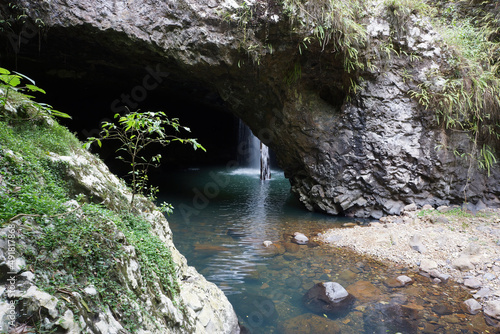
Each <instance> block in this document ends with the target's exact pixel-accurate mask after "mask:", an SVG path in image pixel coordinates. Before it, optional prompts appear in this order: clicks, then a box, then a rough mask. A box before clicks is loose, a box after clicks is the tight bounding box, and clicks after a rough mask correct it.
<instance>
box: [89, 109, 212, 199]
mask: <svg viewBox="0 0 500 334" xmlns="http://www.w3.org/2000/svg"><path fill="white" fill-rule="evenodd" d="M115 119H117V124H115V123H111V122H104V123H103V124H102V126H101V127H102V131H101V133H100V135H101V137H100V138H96V137H89V138H88V141H87V143H85V144H84V147H85V148H88V147H90V145H91V144H92V143H93V142H97V144H98V145H99V146H101V145H102V144H101V141H102V140H118V141H119V142H120V144H121V146H120V148H119V149H118V150H117V152H124V153H126V155H127V157H126V158H124V157H122V156H118V157H117V158H118V159H120V160H122V161H123V162H125V163H126V164H127V165H129V166H130V168H131V171H130V172H129V175H130V176H131V178H132V181H131V183H130V185H131V187H132V199H131V201H130V205H131V206H133V203H134V197H135V195H136V194H139V193H142V194H145V192H147V182H148V170H149V168H150V167H159V166H160V161H161V158H162V156H161V154H159V153H158V154H156V155H153V156H149V157H148V156H146V155H145V149H146V148H148V147H149V146H150V145H151V144H160V145H161V146H167V145H169V144H170V143H172V142H179V143H181V144H191V145H192V147H193V149H195V150H196V149H198V148H199V149H202V150H203V151H206V150H205V148H204V147H203V146H201V145H200V144H199V143H198V142H197V140H196V139H195V138H180V137H178V136H177V133H179V132H180V130H184V131H187V132H190V131H191V130H190V129H189V128H188V127H185V126H181V125H180V124H179V119H178V118H171V119H169V118H168V117H167V115H166V114H165V113H164V112H162V111H158V112H152V111H148V112H138V111H136V112H130V113H128V114H126V115H124V116H121V115H120V114H116V115H115ZM168 130H173V134H169V133H167V131H168ZM153 192H154V190H153ZM150 194H151V192H150ZM151 195H153V196H154V194H151Z"/></svg>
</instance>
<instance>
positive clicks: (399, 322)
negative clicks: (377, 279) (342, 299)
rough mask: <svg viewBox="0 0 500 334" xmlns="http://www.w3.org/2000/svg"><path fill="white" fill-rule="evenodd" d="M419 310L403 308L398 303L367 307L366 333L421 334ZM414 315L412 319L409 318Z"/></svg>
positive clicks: (364, 318) (377, 304)
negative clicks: (418, 319) (417, 319)
mask: <svg viewBox="0 0 500 334" xmlns="http://www.w3.org/2000/svg"><path fill="white" fill-rule="evenodd" d="M419 312H420V310H419V309H415V308H412V307H411V306H410V307H406V309H404V308H403V306H402V305H400V304H398V303H390V304H386V303H373V304H371V305H369V306H368V307H367V309H366V310H365V312H364V314H363V322H364V324H365V325H364V329H365V333H405V334H416V333H419V329H418V321H416V320H415V318H420V317H419ZM410 314H413V316H412V317H409V315H410Z"/></svg>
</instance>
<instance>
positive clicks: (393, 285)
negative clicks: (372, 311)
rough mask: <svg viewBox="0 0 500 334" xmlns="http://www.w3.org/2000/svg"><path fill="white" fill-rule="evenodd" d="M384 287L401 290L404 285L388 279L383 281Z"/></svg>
mask: <svg viewBox="0 0 500 334" xmlns="http://www.w3.org/2000/svg"><path fill="white" fill-rule="evenodd" d="M384 285H385V286H386V287H388V288H402V287H403V286H404V284H403V283H402V282H401V281H399V280H397V279H396V278H394V277H389V278H388V279H386V280H384Z"/></svg>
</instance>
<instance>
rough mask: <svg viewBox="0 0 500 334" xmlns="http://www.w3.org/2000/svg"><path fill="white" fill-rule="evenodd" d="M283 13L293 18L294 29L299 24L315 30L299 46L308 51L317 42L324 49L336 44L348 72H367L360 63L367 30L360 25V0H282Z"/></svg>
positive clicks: (334, 47)
mask: <svg viewBox="0 0 500 334" xmlns="http://www.w3.org/2000/svg"><path fill="white" fill-rule="evenodd" d="M281 4H282V6H283V11H284V12H285V14H287V15H288V17H289V18H290V22H291V25H292V26H293V25H294V23H295V22H296V21H298V23H299V24H300V26H301V27H304V28H305V29H306V30H309V31H312V34H311V35H309V36H306V37H305V38H304V40H303V41H302V43H300V44H299V46H298V47H299V51H300V52H301V53H302V47H305V48H307V45H308V44H310V43H311V42H312V41H313V40H316V41H317V43H318V44H319V46H320V47H321V49H322V50H324V49H325V48H326V46H327V45H332V46H333V50H334V51H336V52H339V53H341V54H342V55H343V57H344V69H345V70H346V71H347V72H348V73H350V72H353V71H356V70H358V69H363V68H364V64H363V63H362V62H361V61H360V59H359V57H358V55H359V51H358V49H359V47H360V46H362V45H364V44H365V41H366V37H367V36H366V28H365V27H364V26H363V25H362V24H361V23H360V17H361V15H362V13H363V11H364V6H363V1H359V0H344V1H335V0H315V1H308V2H303V1H301V0H282V2H281Z"/></svg>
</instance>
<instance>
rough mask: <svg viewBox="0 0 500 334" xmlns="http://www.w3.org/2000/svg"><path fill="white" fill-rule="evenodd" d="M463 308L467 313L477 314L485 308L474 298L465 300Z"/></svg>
mask: <svg viewBox="0 0 500 334" xmlns="http://www.w3.org/2000/svg"><path fill="white" fill-rule="evenodd" d="M463 306H464V307H463V308H464V310H465V311H466V312H467V313H470V314H477V313H479V312H480V311H481V309H482V308H483V307H482V306H481V304H479V302H478V301H477V300H475V299H474V298H470V299H467V300H466V301H464V302H463Z"/></svg>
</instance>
